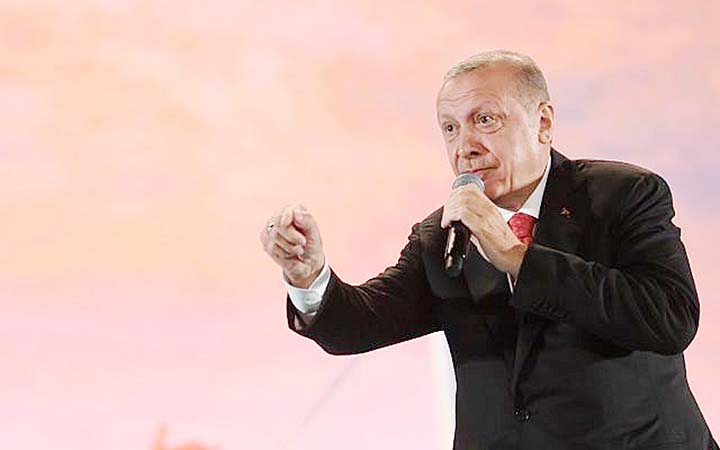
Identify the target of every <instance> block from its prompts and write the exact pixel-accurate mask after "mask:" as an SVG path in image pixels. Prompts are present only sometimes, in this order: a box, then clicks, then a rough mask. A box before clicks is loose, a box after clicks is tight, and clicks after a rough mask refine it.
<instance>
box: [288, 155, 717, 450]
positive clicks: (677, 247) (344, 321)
mask: <svg viewBox="0 0 720 450" xmlns="http://www.w3.org/2000/svg"><path fill="white" fill-rule="evenodd" d="M551 158H552V160H551V161H552V162H551V169H550V173H549V176H548V182H547V186H546V190H545V194H544V198H543V202H542V207H541V211H540V217H539V220H538V223H537V225H536V230H535V238H534V243H533V244H531V245H530V247H529V248H528V251H527V253H526V255H525V259H524V261H523V264H522V267H521V269H520V273H519V275H518V279H517V283H516V284H515V287H514V292H513V293H512V294H511V293H510V291H509V288H508V284H507V278H506V276H505V274H503V273H500V272H498V271H497V270H496V269H495V268H494V267H493V266H492V265H490V264H489V263H487V262H486V261H485V260H484V259H483V258H482V257H481V256H480V255H479V254H478V253H477V252H476V251H475V250H474V249H473V250H472V252H471V254H470V255H468V259H467V261H466V267H465V269H464V277H459V278H457V279H451V278H449V277H447V276H446V275H445V273H444V271H443V267H442V261H443V255H442V253H443V246H444V243H445V236H446V233H445V232H444V231H443V230H442V229H441V228H440V225H439V224H440V217H441V214H442V210H437V211H435V212H434V213H432V214H431V215H430V216H429V217H427V218H426V219H425V220H423V221H422V222H420V223H418V224H416V225H415V226H414V227H413V230H412V234H411V235H410V237H409V242H408V244H407V245H406V246H405V248H404V249H403V251H402V253H401V255H400V258H399V261H398V262H397V264H396V265H394V266H392V267H389V268H387V269H386V270H385V271H384V272H383V273H382V274H380V275H378V276H377V277H375V278H373V279H371V280H368V281H367V282H365V283H363V284H362V285H360V286H350V285H348V284H346V283H344V282H343V281H341V280H340V278H338V276H337V275H336V274H334V273H333V274H332V278H331V280H330V284H329V285H328V289H327V291H326V292H325V295H324V297H323V301H322V304H321V306H320V309H319V311H318V313H317V315H316V316H315V318H314V320H313V321H312V322H311V323H310V324H304V323H302V320H301V319H300V316H299V315H298V314H297V311H296V310H295V309H294V307H293V306H292V304H291V303H290V302H288V322H289V325H290V327H291V328H292V329H293V330H295V331H297V332H298V333H300V334H302V335H304V336H307V337H309V338H311V339H313V340H315V341H316V342H317V343H318V344H319V345H320V346H321V347H322V348H323V349H325V350H326V351H327V352H329V353H331V354H350V353H360V352H365V351H368V350H372V349H376V348H379V347H383V346H386V345H390V344H393V343H397V342H401V341H404V340H407V339H412V338H415V337H418V336H421V335H424V334H427V333H430V332H433V331H438V330H442V331H444V332H445V335H446V337H447V340H448V343H449V347H450V351H451V353H452V358H453V365H454V367H455V375H456V379H457V397H456V430H455V445H454V448H455V449H457V450H470V449H473V450H475V449H529V450H542V449H548V450H563V449H598V450H600V449H603V450H605V449H607V450H619V449H635V450H640V449H643V450H646V449H647V450H649V449H658V450H659V449H663V450H669V449H690V450H705V449H709V448H717V444H716V443H715V442H714V440H713V438H712V436H711V434H710V431H709V429H708V427H707V425H706V423H705V421H704V419H703V417H702V415H701V413H700V410H699V408H698V406H697V404H696V402H695V400H694V398H693V395H692V394H691V392H690V389H689V387H688V384H687V380H686V377H685V363H684V358H683V355H682V351H683V350H684V349H685V348H686V347H687V346H688V344H690V341H691V340H692V339H693V337H694V335H695V332H696V330H697V326H698V319H699V305H698V299H697V293H696V291H695V286H694V282H693V279H692V275H691V273H690V267H689V265H688V260H687V256H686V254H685V249H684V247H683V245H682V243H681V242H680V230H679V229H678V228H677V227H675V225H673V224H672V223H671V218H672V217H673V215H674V212H673V207H672V199H671V196H670V190H669V189H668V186H667V185H666V183H665V182H664V181H663V180H662V179H661V178H660V177H659V176H657V175H655V174H653V173H651V172H649V171H646V170H644V169H640V168H638V167H635V166H632V165H629V164H623V163H617V162H607V161H591V160H577V161H575V160H569V159H567V158H565V157H564V156H563V155H561V154H560V153H558V152H556V151H554V150H553V151H552V155H551ZM378 401H382V399H378Z"/></svg>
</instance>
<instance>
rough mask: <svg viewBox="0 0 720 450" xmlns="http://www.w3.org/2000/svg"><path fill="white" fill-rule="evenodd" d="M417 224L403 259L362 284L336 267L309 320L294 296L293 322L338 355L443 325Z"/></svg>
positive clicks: (297, 329)
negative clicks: (347, 280)
mask: <svg viewBox="0 0 720 450" xmlns="http://www.w3.org/2000/svg"><path fill="white" fill-rule="evenodd" d="M417 228H418V225H417V224H416V225H415V226H414V227H413V231H412V234H411V235H410V236H409V238H408V243H407V245H406V246H405V248H404V249H403V250H402V252H401V254H400V258H399V259H398V262H397V263H396V264H395V265H394V266H391V267H388V268H387V269H385V271H384V272H383V273H381V274H379V275H378V276H376V277H374V278H372V279H370V280H368V281H366V282H365V283H363V284H361V285H359V286H352V285H349V284H347V283H345V282H343V281H342V280H341V279H340V278H339V277H338V276H337V275H336V274H335V272H334V271H332V270H331V277H330V283H329V284H328V287H327V290H326V291H325V293H324V295H323V299H322V302H321V304H320V308H319V309H318V312H317V314H316V315H315V316H314V317H313V319H312V321H310V322H309V323H304V322H303V320H302V316H301V315H299V314H298V311H297V310H296V309H295V307H294V306H293V305H292V303H291V302H290V301H288V302H287V316H288V325H289V327H290V328H291V329H292V330H293V331H295V332H297V333H299V334H300V335H302V336H305V337H308V338H310V339H313V340H314V341H315V342H317V343H318V344H319V345H320V346H321V347H322V348H323V349H324V350H325V351H327V352H328V353H331V354H335V355H343V354H353V353H362V352H366V351H369V350H374V349H376V348H380V347H384V346H387V345H391V344H394V343H398V342H402V341H406V340H409V339H413V338H416V337H419V336H422V335H425V334H428V333H431V332H433V331H437V330H438V326H437V324H436V322H435V320H434V317H433V314H432V303H433V296H432V292H431V290H430V287H429V285H428V282H427V279H426V277H425V271H424V268H423V263H422V257H421V252H420V238H419V236H418V234H417Z"/></svg>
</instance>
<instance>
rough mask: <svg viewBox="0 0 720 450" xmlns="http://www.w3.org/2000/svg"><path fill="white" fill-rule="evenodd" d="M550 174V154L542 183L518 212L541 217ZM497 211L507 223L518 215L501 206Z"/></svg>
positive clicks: (536, 217)
mask: <svg viewBox="0 0 720 450" xmlns="http://www.w3.org/2000/svg"><path fill="white" fill-rule="evenodd" d="M549 173H550V155H549V154H548V160H547V163H545V172H543V176H542V178H541V179H540V182H539V183H538V185H537V186H535V190H534V191H532V194H530V197H528V198H527V200H525V203H523V205H522V206H521V207H520V209H518V210H517V212H521V213H525V214H527V215H529V216H532V217H534V218H535V219H538V218H539V217H540V206H541V205H542V199H543V194H544V193H545V185H547V179H548V174H549ZM497 209H498V210H499V211H500V214H502V216H503V219H505V222H507V221H508V220H510V218H511V217H512V216H514V215H515V213H516V211H510V210H509V209H505V208H501V207H499V206H498V207H497Z"/></svg>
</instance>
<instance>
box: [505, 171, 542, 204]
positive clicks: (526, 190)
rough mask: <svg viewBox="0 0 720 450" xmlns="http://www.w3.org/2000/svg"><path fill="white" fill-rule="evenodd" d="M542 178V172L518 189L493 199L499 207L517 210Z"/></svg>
mask: <svg viewBox="0 0 720 450" xmlns="http://www.w3.org/2000/svg"><path fill="white" fill-rule="evenodd" d="M541 179H542V174H541V175H540V177H539V178H538V179H537V180H535V181H533V182H532V183H530V184H528V185H526V186H523V187H521V188H520V189H518V190H516V191H513V192H508V193H507V194H505V195H503V196H502V197H498V198H496V199H495V204H496V205H498V206H499V207H501V208H504V209H507V210H509V211H517V210H519V209H520V208H521V207H522V205H524V204H525V202H526V201H527V199H528V198H529V197H530V194H532V193H533V191H534V190H535V188H536V187H537V185H538V184H540V180H541Z"/></svg>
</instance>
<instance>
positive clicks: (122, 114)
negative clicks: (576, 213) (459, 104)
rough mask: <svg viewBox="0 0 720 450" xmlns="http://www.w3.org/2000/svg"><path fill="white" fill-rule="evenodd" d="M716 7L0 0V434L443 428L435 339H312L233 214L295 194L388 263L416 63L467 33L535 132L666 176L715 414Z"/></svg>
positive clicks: (248, 227) (389, 441)
mask: <svg viewBox="0 0 720 450" xmlns="http://www.w3.org/2000/svg"><path fill="white" fill-rule="evenodd" d="M500 4H504V5H505V6H502V7H500V6H499V5H500ZM508 5H509V6H508ZM719 5H720V3H718V2H717V1H712V0H708V1H688V2H683V3H682V4H680V3H677V2H657V1H636V2H631V3H630V4H628V2H625V1H610V2H604V3H602V6H599V4H598V3H597V2H576V1H569V0H566V1H545V2H533V1H524V2H511V3H507V2H470V1H457V2H411V1H397V2H379V1H377V2H375V1H353V0H351V1H343V2H336V1H330V0H325V1H298V2H282V1H276V0H271V1H264V2H254V1H248V0H243V1H240V2H236V1H228V0H226V1H209V2H200V1H196V2H182V1H180V2H178V1H169V0H157V1H150V0H143V1H115V0H95V1H89V0H82V1H81V0H73V1H71V2H53V1H40V0H0V217H1V220H0V336H1V339H0V355H1V357H0V399H2V400H1V401H0V445H2V447H3V448H8V449H23V450H41V449H42V450H46V449H54V450H96V449H105V450H115V449H117V450H133V449H138V450H139V449H150V448H151V447H152V442H153V440H154V439H156V435H157V433H158V430H159V429H160V427H161V426H163V425H164V426H165V427H166V429H167V438H166V443H165V445H166V446H167V447H168V448H170V447H174V446H179V445H181V444H183V443H187V442H190V441H198V442H201V443H203V444H205V445H207V446H214V447H215V448H222V449H253V450H265V449H267V450H276V449H277V450H281V449H318V450H322V449H336V448H344V449H350V450H355V449H357V450H359V449H367V448H381V449H385V448H387V449H390V448H407V449H409V448H413V449H428V450H430V449H442V448H450V439H451V438H450V435H451V431H452V422H451V421H452V416H451V414H450V411H449V407H450V406H451V405H450V402H449V401H448V396H449V394H448V393H449V390H450V389H452V387H451V386H449V385H448V379H449V376H448V375H449V374H448V373H447V367H446V366H445V364H446V361H445V360H444V353H443V345H444V344H443V342H442V339H441V338H436V337H430V338H423V339H419V340H416V341H412V342H409V343H405V344H401V345H399V346H396V347H394V348H389V349H385V350H381V351H378V352H373V353H370V354H367V355H364V356H361V357H355V358H349V357H342V358H340V357H330V356H328V355H326V354H324V353H323V352H322V351H321V350H320V349H319V348H318V347H316V346H314V345H313V344H312V343H311V342H309V341H306V340H303V339H300V338H298V337H296V336H295V335H293V334H292V333H291V332H290V331H288V330H287V328H286V325H285V318H284V301H283V296H284V293H283V286H282V283H281V281H280V273H279V270H278V269H277V268H276V267H274V266H273V265H272V263H271V262H270V260H269V259H267V258H265V257H264V255H263V253H262V251H261V247H260V244H259V241H258V233H259V231H260V230H261V228H262V226H263V224H264V222H265V219H266V218H267V217H268V216H269V215H270V214H272V212H273V211H274V209H275V208H277V207H279V206H282V205H284V204H286V203H290V202H295V201H300V202H303V203H304V204H305V205H306V206H307V207H308V208H310V209H311V210H312V211H313V212H314V214H315V215H316V217H317V219H318V221H319V223H320V226H321V230H322V232H323V237H324V241H325V247H326V250H327V254H328V257H329V259H330V261H331V262H332V264H333V267H334V268H335V269H336V271H337V272H339V273H340V274H341V275H342V276H343V277H344V278H345V279H346V280H348V281H351V282H361V281H363V280H364V279H366V278H368V277H370V276H372V275H374V274H376V273H377V272H379V271H380V270H382V269H383V268H384V267H385V266H386V265H388V264H391V263H393V262H394V260H395V259H396V257H397V254H398V251H399V250H400V248H402V246H403V245H404V240H405V238H406V236H407V234H408V232H409V229H410V226H411V224H412V223H414V222H415V221H417V220H419V219H421V218H422V217H424V215H425V214H427V213H428V212H430V211H432V210H434V209H435V208H436V207H437V206H439V205H440V204H442V202H443V200H444V198H445V196H446V195H447V192H448V188H449V185H450V183H451V181H452V175H451V172H450V169H449V167H448V165H447V162H446V160H445V155H444V149H443V145H442V141H441V139H440V135H439V132H438V131H437V129H436V128H437V127H436V124H435V121H434V97H435V94H436V91H437V88H438V85H439V81H440V79H441V77H442V75H443V73H444V71H445V70H446V69H447V67H449V65H451V64H452V63H454V62H455V61H457V60H458V59H460V58H462V57H464V56H467V55H469V54H471V53H474V52H477V51H479V50H482V49H490V48H510V49H514V50H517V51H521V52H524V53H528V54H530V55H532V56H533V57H534V58H535V59H536V60H537V61H538V62H539V64H540V65H541V66H542V67H543V68H544V70H545V72H546V76H547V78H548V81H549V84H550V89H551V93H552V96H553V99H554V102H555V105H556V109H557V136H556V139H555V142H556V144H557V147H558V148H559V149H560V150H561V151H563V152H565V153H566V154H567V155H570V156H572V157H592V158H610V159H621V160H625V161H629V162H633V163H636V164H640V165H643V166H646V167H649V168H651V169H653V170H655V171H657V172H659V173H660V174H661V175H663V176H664V177H665V178H666V179H667V180H668V181H669V183H670V185H671V187H672V188H673V192H674V196H675V203H676V209H677V217H676V223H677V224H678V225H679V226H681V227H682V229H683V239H684V241H685V244H686V246H687V248H688V252H689V254H690V257H691V263H692V267H693V270H694V274H695V279H696V282H697V286H698V290H699V293H700V297H701V303H702V323H701V328H700V332H699V333H698V335H697V337H696V339H695V341H694V342H693V344H692V345H691V347H690V348H689V349H688V351H687V352H686V358H687V364H688V370H689V379H690V383H691V387H692V388H693V390H694V392H695V394H696V397H697V399H698V402H699V403H700V405H701V407H702V409H703V411H704V413H705V415H706V418H707V420H708V422H709V424H710V426H711V428H712V429H713V430H714V432H715V433H716V434H720V431H718V430H720V391H718V389H717V372H718V369H719V368H720V354H719V352H718V351H717V349H718V345H720V304H719V302H720V294H718V292H720V270H718V264H717V261H716V258H715V254H716V252H717V251H718V248H719V245H718V244H717V242H716V233H717V232H718V230H720V205H719V202H718V199H717V195H718V187H720V183H718V166H719V165H720V156H719V154H720V153H719V152H718V150H719V147H718V138H717V137H716V134H717V133H718V130H720V114H719V113H718V105H719V104H720V62H719V61H720V33H718V26H717V24H718V23H719V22H720V6H719ZM340 442H344V443H343V444H342V445H340V444H339V443H340Z"/></svg>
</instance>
